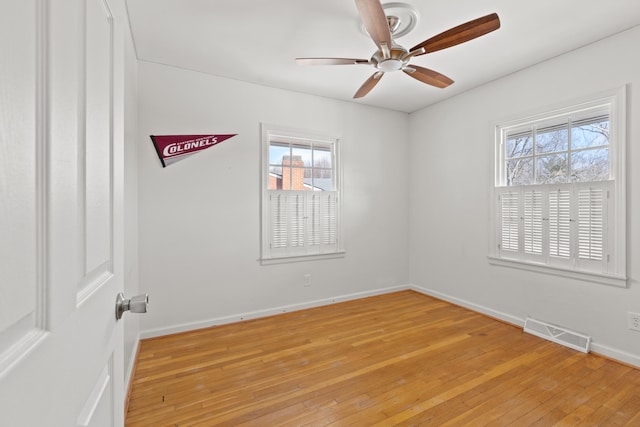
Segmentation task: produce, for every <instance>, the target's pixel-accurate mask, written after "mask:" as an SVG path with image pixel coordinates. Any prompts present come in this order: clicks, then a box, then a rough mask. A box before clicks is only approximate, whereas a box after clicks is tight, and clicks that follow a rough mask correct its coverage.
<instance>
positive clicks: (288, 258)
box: [260, 123, 345, 265]
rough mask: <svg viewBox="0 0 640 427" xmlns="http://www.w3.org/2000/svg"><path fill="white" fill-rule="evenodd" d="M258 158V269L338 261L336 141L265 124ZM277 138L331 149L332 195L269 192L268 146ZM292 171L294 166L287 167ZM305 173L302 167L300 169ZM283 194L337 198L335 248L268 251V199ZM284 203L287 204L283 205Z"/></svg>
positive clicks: (341, 254) (339, 166)
mask: <svg viewBox="0 0 640 427" xmlns="http://www.w3.org/2000/svg"><path fill="white" fill-rule="evenodd" d="M260 128H261V142H260V146H261V158H260V166H261V169H260V177H261V179H260V191H261V206H260V211H261V222H260V228H261V233H260V235H261V241H260V262H261V264H262V265H269V264H279V263H289V262H300V261H310V260H322V259H332V258H341V257H344V256H345V250H344V238H343V230H342V222H343V221H342V217H343V214H342V205H343V203H342V194H343V191H342V163H341V161H340V145H341V144H340V139H339V138H337V137H335V136H332V135H327V134H324V133H321V132H314V131H309V130H305V129H298V128H292V127H287V126H280V125H273V124H268V123H261V125H260ZM274 137H275V138H281V139H289V140H291V141H292V142H291V143H292V144H295V143H296V142H299V143H301V144H302V145H306V144H312V143H317V144H318V145H320V146H331V148H332V153H333V158H332V161H333V167H332V168H331V170H332V174H333V176H332V179H333V181H334V189H333V190H332V191H313V190H309V191H299V190H295V189H284V190H283V189H279V190H273V189H269V177H270V173H271V166H272V165H271V161H270V160H271V159H270V151H269V149H270V145H271V141H272V138H274ZM291 167H292V168H295V167H296V166H293V165H292V166H291ZM304 168H305V169H306V167H304ZM310 169H312V170H313V169H318V170H321V169H324V168H322V167H319V168H316V167H314V166H312V167H311V168H310ZM278 193H280V194H283V193H285V194H287V197H295V196H297V195H301V194H303V193H309V194H310V195H312V194H316V195H321V194H323V193H333V194H335V197H337V206H336V210H335V215H336V217H337V219H336V222H337V224H336V231H335V232H336V235H337V243H336V244H335V247H334V248H332V249H330V250H327V249H326V248H325V249H324V250H322V249H319V252H317V253H302V252H301V251H298V250H295V249H290V248H287V249H286V250H280V251H278V250H272V248H271V242H270V236H271V230H272V227H271V226H270V222H269V221H270V218H271V213H270V209H271V203H270V197H272V196H273V195H275V194H278ZM308 198H309V197H305V201H304V203H305V209H306V208H307V206H309V205H310V203H311V202H310V201H308V200H307V199H308ZM287 203H288V202H287ZM304 219H305V220H307V219H308V218H307V217H306V216H305V218H304ZM307 238H308V234H307V233H305V235H304V239H305V240H306V239H307Z"/></svg>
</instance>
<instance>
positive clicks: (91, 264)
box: [0, 0, 125, 427]
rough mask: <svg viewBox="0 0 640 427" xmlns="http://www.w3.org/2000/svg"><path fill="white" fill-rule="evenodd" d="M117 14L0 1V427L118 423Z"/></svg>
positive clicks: (111, 8)
mask: <svg viewBox="0 0 640 427" xmlns="http://www.w3.org/2000/svg"><path fill="white" fill-rule="evenodd" d="M124 16H125V15H124V6H123V1H122V0H64V1H60V0H3V1H2V10H1V11H0V55H1V59H0V426H7V427H19V426H29V427H48V426H52V427H69V426H76V425H78V426H85V425H86V426H120V425H122V424H123V394H124V393H123V372H122V371H123V361H122V357H123V356H122V347H123V343H122V322H121V321H120V322H117V321H116V319H115V315H114V306H115V299H116V295H117V293H118V292H120V291H121V290H122V287H123V272H122V269H123V247H122V245H123V224H122V221H123V205H122V200H123V167H122V165H123V158H122V156H123V128H122V126H123V123H122V121H123V113H122V111H123V93H122V92H123V89H122V88H123V71H122V70H123V64H122V62H123V53H122V49H123V48H122V46H123V37H122V34H123V28H124V26H123V24H124V22H125V21H124V20H123V17H124ZM121 21H122V22H121Z"/></svg>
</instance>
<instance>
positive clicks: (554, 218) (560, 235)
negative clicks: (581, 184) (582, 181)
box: [548, 188, 571, 259]
mask: <svg viewBox="0 0 640 427" xmlns="http://www.w3.org/2000/svg"><path fill="white" fill-rule="evenodd" d="M548 197H549V214H548V215H549V255H551V256H552V257H557V258H565V259H568V258H569V257H570V255H571V200H570V199H571V192H570V191H569V189H568V188H556V189H552V190H551V191H549V196H548Z"/></svg>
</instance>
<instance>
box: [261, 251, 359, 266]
mask: <svg viewBox="0 0 640 427" xmlns="http://www.w3.org/2000/svg"><path fill="white" fill-rule="evenodd" d="M345 254H346V253H345V251H340V252H330V253H325V254H312V255H296V256H283V257H276V258H262V259H260V264H261V265H273V264H286V263H291V262H304V261H320V260H324V259H335V258H344V257H345Z"/></svg>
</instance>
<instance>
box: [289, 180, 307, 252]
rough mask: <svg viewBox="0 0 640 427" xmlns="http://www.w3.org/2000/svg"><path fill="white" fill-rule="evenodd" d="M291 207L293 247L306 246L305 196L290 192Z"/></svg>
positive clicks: (290, 243) (290, 220) (290, 221)
mask: <svg viewBox="0 0 640 427" xmlns="http://www.w3.org/2000/svg"><path fill="white" fill-rule="evenodd" d="M289 193H291V194H290V195H289V200H290V201H291V203H290V206H289V211H290V219H289V223H290V237H291V240H290V242H289V245H290V246H291V247H294V248H295V247H300V246H304V237H305V215H304V204H305V203H304V195H303V194H301V193H299V192H294V191H290V192H289Z"/></svg>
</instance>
